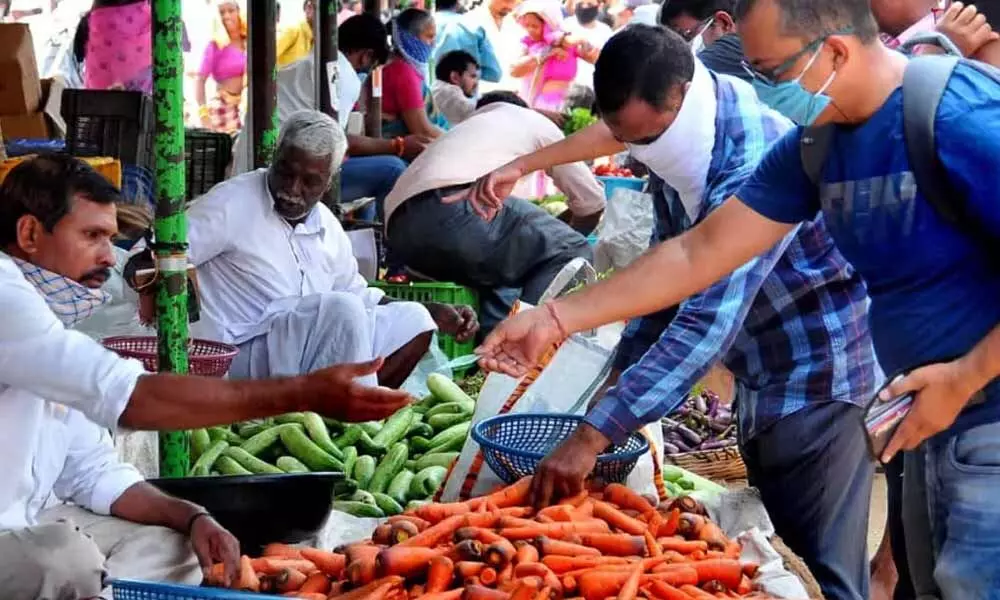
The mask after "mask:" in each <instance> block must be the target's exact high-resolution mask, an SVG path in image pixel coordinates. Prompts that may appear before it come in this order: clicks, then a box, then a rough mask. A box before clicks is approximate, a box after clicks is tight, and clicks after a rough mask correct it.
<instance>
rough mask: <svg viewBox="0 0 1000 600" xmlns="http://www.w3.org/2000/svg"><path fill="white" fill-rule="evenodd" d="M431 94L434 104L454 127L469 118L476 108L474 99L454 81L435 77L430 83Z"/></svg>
mask: <svg viewBox="0 0 1000 600" xmlns="http://www.w3.org/2000/svg"><path fill="white" fill-rule="evenodd" d="M431 95H432V96H433V98H434V106H436V107H437V109H438V110H440V111H441V114H442V115H444V118H446V119H448V124H449V125H451V126H452V127H454V126H455V125H458V124H459V123H461V122H462V121H464V120H466V119H468V118H469V116H470V115H472V113H473V112H474V111H475V110H476V99H475V98H469V97H468V96H466V95H465V92H463V91H462V88H460V87H458V86H457V85H455V84H454V83H448V82H447V81H441V80H440V79H435V80H434V84H433V85H431Z"/></svg>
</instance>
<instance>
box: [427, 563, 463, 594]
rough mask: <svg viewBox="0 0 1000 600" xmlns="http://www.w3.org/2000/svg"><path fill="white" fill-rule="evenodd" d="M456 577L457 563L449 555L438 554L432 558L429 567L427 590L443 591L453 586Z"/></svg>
mask: <svg viewBox="0 0 1000 600" xmlns="http://www.w3.org/2000/svg"><path fill="white" fill-rule="evenodd" d="M454 577H455V563H454V562H452V560H451V559H450V558H448V557H447V556H437V557H434V558H433V559H431V564H430V566H429V567H428V568H427V585H426V586H425V588H424V589H425V591H427V592H443V591H445V590H447V589H448V588H449V587H450V586H451V580H452V579H454Z"/></svg>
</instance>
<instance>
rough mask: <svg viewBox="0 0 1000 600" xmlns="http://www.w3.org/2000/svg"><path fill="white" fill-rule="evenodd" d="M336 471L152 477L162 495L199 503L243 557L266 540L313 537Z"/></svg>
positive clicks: (330, 497)
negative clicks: (233, 538)
mask: <svg viewBox="0 0 1000 600" xmlns="http://www.w3.org/2000/svg"><path fill="white" fill-rule="evenodd" d="M343 478H344V477H343V475H342V474H341V473H295V474H292V473H289V474H286V475H232V476H226V475H223V476H218V477H179V478H162V479H152V480H150V483H152V484H153V485H155V486H156V487H158V488H159V489H161V490H163V491H164V492H166V493H168V494H171V495H173V496H177V497H178V498H183V499H184V500H188V501H191V502H194V503H195V504H199V505H201V506H204V507H205V508H206V509H208V511H209V512H211V513H212V516H213V517H215V519H216V520H217V521H218V522H219V523H220V524H221V525H222V526H223V527H225V528H226V529H228V530H229V531H231V532H232V534H233V535H235V536H236V539H238V540H239V541H240V547H241V549H242V552H243V554H249V555H251V556H254V555H258V554H260V550H261V549H262V548H263V547H264V546H265V545H267V544H270V543H272V542H284V543H287V544H294V543H298V542H301V541H304V540H306V539H308V538H310V537H312V536H313V535H315V534H316V533H317V532H318V531H319V530H320V528H321V527H322V526H323V524H324V523H325V522H326V518H327V516H328V515H329V514H330V502H331V501H332V500H333V492H334V485H335V484H336V483H337V482H338V481H341V480H343Z"/></svg>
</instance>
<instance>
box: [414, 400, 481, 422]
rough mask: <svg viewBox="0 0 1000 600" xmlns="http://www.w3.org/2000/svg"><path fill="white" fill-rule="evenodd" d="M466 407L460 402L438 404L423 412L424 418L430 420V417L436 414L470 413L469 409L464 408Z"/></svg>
mask: <svg viewBox="0 0 1000 600" xmlns="http://www.w3.org/2000/svg"><path fill="white" fill-rule="evenodd" d="M466 408H467V407H466V406H465V405H463V404H462V403H461V402H448V403H447V404H438V405H437V406H435V407H434V408H432V409H430V410H429V411H427V412H426V413H424V418H425V419H427V421H428V422H430V419H431V418H432V417H436V416H438V415H456V414H457V415H471V414H472V412H471V411H467V410H465V409H466Z"/></svg>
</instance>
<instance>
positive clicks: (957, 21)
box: [935, 2, 1000, 56]
mask: <svg viewBox="0 0 1000 600" xmlns="http://www.w3.org/2000/svg"><path fill="white" fill-rule="evenodd" d="M935 29H936V30H937V31H938V33H941V34H942V35H945V36H947V37H948V39H950V40H951V41H952V42H954V43H955V45H956V46H958V49H959V50H961V51H962V55H963V56H971V55H973V54H975V53H976V51H978V50H979V49H980V48H981V47H983V46H984V45H986V44H987V43H989V42H992V41H994V40H996V39H1000V35H998V34H997V33H996V32H995V31H993V28H992V27H990V24H989V23H987V22H986V15H984V14H982V13H981V12H979V11H978V10H976V7H975V6H974V5H972V4H969V5H965V4H962V3H961V2H953V3H952V4H951V6H949V7H948V9H947V10H945V11H944V14H943V15H941V17H940V18H939V19H938V21H937V24H936V25H935Z"/></svg>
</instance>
